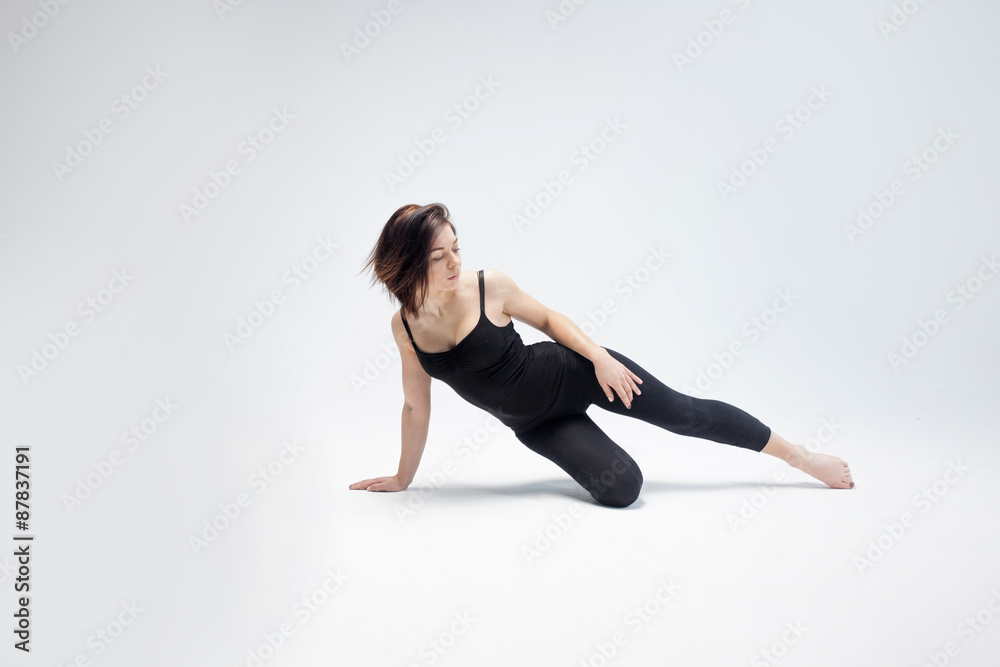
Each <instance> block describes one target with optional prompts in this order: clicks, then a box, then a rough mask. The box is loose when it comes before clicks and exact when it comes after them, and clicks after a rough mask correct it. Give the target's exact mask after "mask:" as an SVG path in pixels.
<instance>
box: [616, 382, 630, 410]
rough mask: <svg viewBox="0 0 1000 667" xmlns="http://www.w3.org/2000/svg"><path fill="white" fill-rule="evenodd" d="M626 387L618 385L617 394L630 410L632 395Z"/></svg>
mask: <svg viewBox="0 0 1000 667" xmlns="http://www.w3.org/2000/svg"><path fill="white" fill-rule="evenodd" d="M626 389H627V387H626ZM626 389H622V387H621V386H619V387H618V395H619V396H621V397H622V403H624V404H625V407H626V408H628V409H629V410H631V409H632V397H631V396H630V395H629V394H631V393H632V392H630V391H626Z"/></svg>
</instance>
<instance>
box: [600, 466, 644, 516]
mask: <svg viewBox="0 0 1000 667" xmlns="http://www.w3.org/2000/svg"><path fill="white" fill-rule="evenodd" d="M640 490H642V471H641V470H639V468H638V467H633V468H631V469H630V470H628V471H627V472H626V473H623V474H620V475H617V476H616V477H615V479H614V480H613V481H612V482H611V483H610V484H602V485H600V486H598V487H595V488H592V489H590V495H592V496H593V497H594V500H596V501H597V502H598V503H600V504H601V505H605V506H607V507H628V506H629V505H631V504H632V503H634V502H635V501H636V499H637V498H638V497H639V491H640Z"/></svg>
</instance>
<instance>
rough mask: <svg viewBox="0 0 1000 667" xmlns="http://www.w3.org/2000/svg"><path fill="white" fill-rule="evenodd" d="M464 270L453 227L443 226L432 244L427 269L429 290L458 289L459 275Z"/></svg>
mask: <svg viewBox="0 0 1000 667" xmlns="http://www.w3.org/2000/svg"><path fill="white" fill-rule="evenodd" d="M461 270H462V255H461V254H460V253H459V249H458V238H457V237H456V236H455V233H454V232H453V231H451V225H441V230H440V231H439V232H438V234H437V236H435V237H434V242H433V243H431V253H430V259H429V262H428V267H427V283H428V284H427V288H428V289H429V290H430V291H431V292H436V291H439V290H453V289H455V288H456V287H458V274H459V272H461Z"/></svg>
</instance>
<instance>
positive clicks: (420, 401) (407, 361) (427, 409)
mask: <svg viewBox="0 0 1000 667" xmlns="http://www.w3.org/2000/svg"><path fill="white" fill-rule="evenodd" d="M392 335H393V338H394V339H395V340H396V345H397V346H398V347H399V356H400V358H401V359H402V362H403V412H402V416H401V425H402V427H401V432H400V440H401V445H402V451H401V452H400V455H399V468H398V469H397V470H396V474H395V475H392V476H390V477H375V478H373V479H366V480H362V481H360V482H355V483H354V484H351V486H350V488H352V489H367V490H368V491H402V490H403V489H405V488H406V487H408V486H409V485H410V483H411V482H413V478H414V476H416V474H417V467H418V466H419V465H420V458H421V457H422V456H423V453H424V445H426V444H427V430H428V426H429V424H430V419H431V376H429V375H428V374H427V373H426V371H424V369H423V368H422V367H421V366H420V361H419V360H418V359H417V354H416V352H414V351H413V344H412V343H410V339H409V336H407V335H406V329H405V328H404V327H403V320H402V318H400V316H399V312H398V311H397V312H396V314H394V315H393V316H392Z"/></svg>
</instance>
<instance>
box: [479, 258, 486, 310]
mask: <svg viewBox="0 0 1000 667" xmlns="http://www.w3.org/2000/svg"><path fill="white" fill-rule="evenodd" d="M479 312H480V313H485V312H486V286H485V284H484V283H483V270H482V269H479Z"/></svg>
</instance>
